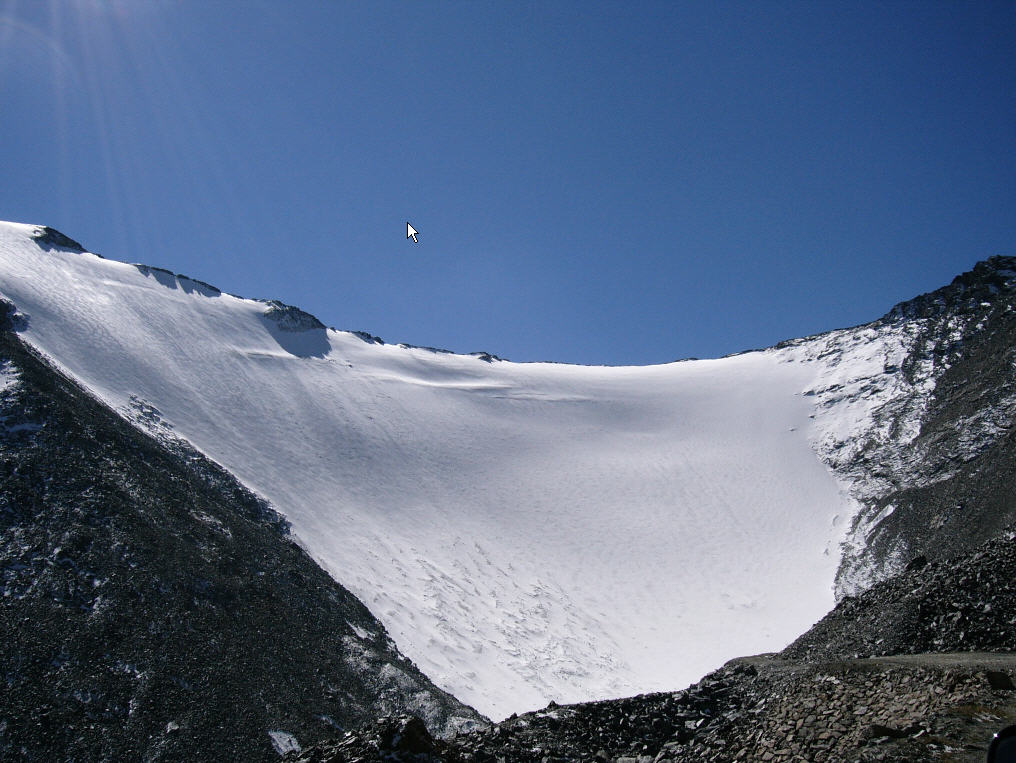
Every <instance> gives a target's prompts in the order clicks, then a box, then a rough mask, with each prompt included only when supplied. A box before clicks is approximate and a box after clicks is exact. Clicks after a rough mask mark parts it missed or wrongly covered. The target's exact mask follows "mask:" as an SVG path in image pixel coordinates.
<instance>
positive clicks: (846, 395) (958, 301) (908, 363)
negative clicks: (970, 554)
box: [782, 257, 1016, 597]
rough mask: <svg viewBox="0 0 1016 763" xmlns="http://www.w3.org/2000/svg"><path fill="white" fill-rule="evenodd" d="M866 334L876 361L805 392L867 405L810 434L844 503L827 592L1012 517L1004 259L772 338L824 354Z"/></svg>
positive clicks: (1008, 282)
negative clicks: (821, 330) (823, 328)
mask: <svg viewBox="0 0 1016 763" xmlns="http://www.w3.org/2000/svg"><path fill="white" fill-rule="evenodd" d="M866 343H868V344H871V345H872V346H880V347H881V348H882V352H884V354H885V359H884V362H883V364H882V368H881V369H876V370H875V372H874V373H871V374H870V375H868V376H864V377H860V378H856V379H850V380H849V381H848V382H847V383H840V382H841V381H842V380H839V379H837V380H835V381H836V383H833V384H830V385H827V386H825V387H817V388H814V389H812V390H809V391H807V392H806V394H809V395H812V396H814V397H815V399H816V402H817V408H818V410H819V411H821V410H823V409H824V408H825V407H827V406H830V405H841V406H842V405H844V404H847V405H855V406H856V407H858V408H861V409H864V408H865V406H866V405H869V404H872V403H873V404H874V407H873V409H872V410H870V411H865V412H864V418H865V422H864V424H863V426H860V427H858V428H857V429H856V430H855V431H851V432H849V436H845V437H844V436H837V433H836V432H827V433H825V435H824V437H821V438H820V439H819V440H818V441H817V442H816V449H817V450H818V452H819V453H820V455H821V456H822V458H823V460H824V461H825V462H826V463H827V464H828V465H829V466H830V467H831V468H832V469H833V471H834V472H835V473H836V474H837V475H838V476H839V478H840V479H841V482H842V484H843V486H844V489H845V490H847V491H848V492H849V493H850V494H851V495H853V496H854V498H855V499H856V500H857V501H858V510H857V511H856V513H855V515H854V517H853V518H852V520H851V527H850V531H849V533H848V537H847V542H846V544H845V546H844V554H843V558H842V561H841V563H840V568H839V571H838V573H837V580H836V586H837V595H838V597H842V596H846V595H853V594H857V593H859V592H861V591H863V590H864V589H865V588H867V587H868V586H870V585H872V584H874V583H876V582H878V581H879V580H884V579H886V578H888V577H890V576H892V575H894V574H896V573H898V572H900V571H902V570H903V569H904V568H905V567H906V565H907V564H908V563H909V562H910V561H911V560H912V559H914V558H916V557H919V556H923V557H925V558H927V559H932V560H934V559H946V558H949V557H952V556H956V555H958V554H962V553H965V552H966V551H969V550H971V549H972V548H973V547H974V546H976V545H977V544H979V543H981V542H983V541H985V540H988V539H990V538H994V537H997V536H998V535H999V534H1000V533H1001V532H1002V529H1003V528H1004V527H1006V526H1007V525H1009V524H1011V523H1013V522H1014V521H1016V494H1014V492H1013V490H1012V484H1013V477H1014V476H1016V474H1014V466H1013V464H1014V460H1013V458H1012V453H1013V441H1012V428H1013V422H1014V420H1016V258H1013V257H992V258H990V259H988V260H986V261H984V262H980V263H978V264H977V265H976V266H975V267H974V268H973V269H972V270H971V271H969V272H967V273H964V274H962V275H960V276H957V278H956V279H954V280H953V282H952V283H951V284H949V285H948V286H945V287H943V288H941V289H938V290H936V291H934V292H931V293H930V294H925V295H922V296H920V297H917V298H915V299H913V300H910V301H908V302H904V303H901V304H899V305H897V306H896V307H894V308H893V309H892V310H891V311H890V312H889V313H888V314H887V315H886V316H884V317H883V318H881V319H879V320H878V321H875V322H873V323H871V324H867V325H865V326H860V327H857V328H854V329H846V330H843V331H834V332H830V333H829V334H825V335H822V336H820V337H811V338H808V339H802V340H794V341H792V342H787V343H785V344H784V345H783V346H782V350H783V351H784V352H787V353H789V354H790V355H791V356H795V355H801V354H804V355H806V356H807V357H812V358H816V359H819V358H825V360H826V362H831V363H832V364H833V365H835V364H836V362H837V358H838V357H840V356H844V357H845V356H847V355H848V354H849V353H850V352H851V351H852V349H851V348H854V347H856V346H858V345H861V346H863V345H864V344H866ZM819 418H820V419H821V415H820V416H819Z"/></svg>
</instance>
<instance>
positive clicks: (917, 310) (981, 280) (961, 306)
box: [883, 254, 1016, 322]
mask: <svg viewBox="0 0 1016 763" xmlns="http://www.w3.org/2000/svg"><path fill="white" fill-rule="evenodd" d="M1012 292H1016V257H1009V256H1007V255H1001V254H998V255H995V256H993V257H989V258H988V259H986V260H981V261H980V262H978V263H977V264H976V265H974V267H973V268H971V269H970V270H968V271H966V272H965V273H961V274H960V275H958V276H956V277H955V278H954V279H953V280H952V282H951V283H950V284H949V285H948V286H943V287H942V288H940V289H936V290H935V291H932V292H928V293H927V294H921V295H920V296H917V297H914V298H913V299H908V300H907V301H905V302H900V303H899V304H897V305H896V306H894V307H893V308H892V310H890V311H889V312H888V313H886V315H885V317H884V318H883V320H887V321H890V322H895V321H899V320H911V319H914V318H933V317H936V316H938V315H941V314H942V313H945V312H947V311H948V312H953V313H967V312H972V311H974V310H977V309H979V308H981V307H983V306H985V305H986V304H987V305H990V304H991V303H992V301H993V300H994V299H996V298H997V296H998V295H999V294H1008V293H1012Z"/></svg>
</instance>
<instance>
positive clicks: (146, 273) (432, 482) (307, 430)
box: [0, 224, 913, 717]
mask: <svg viewBox="0 0 1016 763" xmlns="http://www.w3.org/2000/svg"><path fill="white" fill-rule="evenodd" d="M138 256H139V258H143V256H144V253H143V252H140V253H139V254H138ZM0 293H2V295H3V296H4V297H6V298H7V299H9V300H11V301H12V302H13V303H14V304H15V305H16V306H17V308H18V310H19V311H20V313H21V317H20V319H19V320H20V324H19V325H20V326H21V334H22V336H23V337H24V338H25V339H26V340H27V341H28V342H29V343H31V344H32V345H33V346H35V347H36V348H37V349H38V350H40V351H41V352H42V353H44V354H45V355H46V356H48V357H49V358H50V359H51V360H52V361H53V362H55V363H56V364H57V365H58V366H59V367H61V368H63V369H64V370H66V371H67V372H68V373H69V374H71V375H72V376H73V377H74V378H76V379H77V380H78V381H80V382H81V383H83V384H84V385H85V386H86V387H87V388H88V389H90V390H92V391H93V392H94V393H95V394H96V395H97V396H98V397H99V398H101V399H102V400H103V401H105V402H106V403H107V404H109V405H110V406H112V407H113V408H114V409H116V410H119V411H120V412H122V413H123V414H124V415H125V416H127V417H128V418H130V419H132V420H133V421H135V423H137V424H138V425H139V426H143V427H146V428H147V429H149V430H151V431H154V432H156V433H157V434H160V435H161V436H163V437H180V438H184V439H186V440H187V441H189V442H190V443H192V444H193V445H194V446H195V447H196V448H198V449H199V450H200V451H202V452H203V453H205V454H207V455H208V456H209V457H211V458H212V459H214V460H215V461H217V462H219V463H220V464H222V465H223V466H224V467H226V468H227V469H228V470H229V471H231V472H232V473H233V474H235V475H237V477H239V479H240V480H241V481H242V482H244V483H245V484H246V485H247V486H249V487H250V488H252V489H253V490H255V491H256V492H257V493H259V494H260V495H262V496H263V497H265V498H266V499H268V500H269V501H270V502H271V503H272V505H273V506H274V507H275V508H276V509H278V510H279V511H281V512H282V513H283V514H284V515H285V516H286V517H287V518H288V519H289V521H290V522H291V523H292V528H293V532H294V533H295V535H296V536H297V537H298V539H299V540H300V542H301V543H302V544H303V545H304V546H305V547H306V548H307V549H308V551H309V552H310V553H311V554H312V555H313V556H314V557H315V558H316V559H317V560H318V561H319V562H320V564H321V565H322V566H323V567H324V568H325V569H326V570H327V571H328V572H329V573H330V574H331V575H332V576H334V578H335V579H337V580H338V581H339V582H341V583H342V584H343V585H345V586H346V587H348V588H349V589H351V590H352V591H353V592H354V593H355V594H356V595H357V596H358V597H359V598H360V599H361V600H362V601H363V602H364V603H366V604H367V606H368V607H369V608H370V609H371V610H372V611H373V612H374V613H375V615H376V616H377V617H378V618H380V619H381V620H382V621H383V622H384V624H385V625H386V626H387V628H388V629H389V631H390V632H391V634H392V636H393V637H394V638H395V640H396V641H397V643H398V645H399V647H400V648H401V649H402V650H403V651H404V652H405V653H406V654H407V655H408V656H409V657H411V658H412V659H413V660H414V661H415V662H416V663H417V664H418V665H419V666H420V668H421V669H422V670H423V671H424V672H425V673H427V674H428V675H429V676H431V677H432V678H433V679H434V680H435V681H436V682H437V683H438V684H439V685H440V686H442V688H445V689H447V690H449V691H451V692H452V693H454V694H455V695H456V696H457V697H459V698H460V699H462V700H464V701H466V702H468V703H470V704H472V705H473V706H475V707H476V708H477V709H479V710H480V711H482V712H484V713H486V714H489V715H491V716H493V717H502V716H505V715H507V714H509V713H511V712H513V711H524V710H527V709H531V708H534V707H538V706H542V705H544V704H545V703H546V702H547V701H549V700H556V701H558V702H570V701H579V700H590V699H595V698H604V697H611V696H618V695H624V694H632V693H637V692H645V691H651V690H664V689H674V688H677V687H682V686H685V685H687V684H688V683H690V682H691V681H693V680H696V679H697V678H698V677H700V676H701V675H702V674H703V673H705V672H707V671H709V670H711V669H713V668H715V667H717V666H718V665H719V664H721V663H722V662H724V661H725V660H727V659H728V658H730V657H733V656H735V655H741V654H751V653H757V652H763V651H773V650H777V649H780V648H782V647H784V646H785V645H786V644H788V643H789V642H790V641H791V640H793V639H794V638H795V637H797V636H798V635H799V634H800V633H801V632H802V631H804V630H805V629H806V628H807V627H808V626H810V625H811V624H812V623H813V622H815V621H816V620H817V619H818V618H820V617H821V616H822V615H824V614H825V613H826V612H827V611H828V610H829V609H830V608H831V606H832V605H833V603H834V599H833V580H834V575H835V573H836V569H837V563H838V560H839V544H840V541H841V540H842V538H843V535H844V532H845V529H846V527H847V525H848V522H849V520H850V518H851V517H852V516H853V514H854V513H855V511H856V508H857V504H856V502H855V499H854V498H853V497H851V491H852V490H854V489H855V488H856V486H853V485H850V484H849V483H847V482H843V481H841V480H838V478H837V477H836V476H835V475H834V473H833V472H832V471H831V470H830V468H829V467H828V466H827V465H826V464H827V463H831V459H835V458H836V457H843V447H844V446H843V443H845V442H848V441H849V440H850V439H851V438H852V437H853V436H854V435H856V434H857V433H858V432H860V431H864V430H868V429H871V428H872V427H873V426H874V425H873V423H872V422H873V412H874V411H876V410H877V409H878V408H879V406H884V405H886V404H888V403H889V402H892V401H893V400H894V399H896V398H898V397H899V396H900V395H901V394H902V392H901V389H900V388H899V384H900V383H899V382H897V381H896V380H895V377H894V376H893V375H892V374H891V373H886V372H885V369H886V368H887V367H891V366H892V364H893V363H894V362H897V357H896V356H898V355H899V354H900V353H902V352H905V350H906V337H905V335H901V334H900V333H899V332H898V331H894V330H893V329H892V328H891V327H885V326H883V327H882V328H881V329H872V328H861V329H853V330H848V331H842V332H834V333H832V334H827V335H823V336H822V337H818V338H815V339H810V340H802V341H799V342H796V343H794V344H792V345H789V346H786V347H783V348H781V349H770V350H765V351H759V352H751V353H746V354H743V355H738V356H734V357H728V358H723V359H720V360H701V361H694V362H681V363H673V364H669V365H661V366H649V367H636V368H618V367H585V366H569V365H557V364H543V363H532V364H516V363H509V362H502V361H497V360H493V361H491V360H490V359H484V358H481V357H475V356H462V355H454V354H448V353H438V352H433V351H429V350H424V349H416V348H409V347H404V346H391V345H383V344H379V343H376V342H374V341H372V340H371V339H370V338H368V337H365V336H364V335H358V334H352V333H347V332H342V331H335V330H331V329H326V328H324V327H323V326H322V325H321V324H320V323H318V322H317V321H316V320H315V319H314V318H313V317H312V316H308V315H307V314H305V313H302V312H301V311H298V310H295V309H293V308H287V307H286V306H285V305H283V304H281V303H278V302H261V301H254V300H249V299H241V298H238V297H234V296H231V295H229V294H226V293H221V292H219V291H218V290H217V289H215V288H213V287H210V286H208V285H207V284H202V283H200V282H198V281H194V280H191V279H187V278H185V277H178V276H174V275H173V274H171V273H168V272H166V271H162V270H158V269H155V268H149V267H145V266H135V265H128V264H124V263H120V262H114V261H110V260H105V259H102V258H100V257H98V256H96V255H92V254H88V253H82V252H80V251H76V249H75V246H74V243H73V242H72V241H70V240H69V239H64V240H56V239H54V238H53V237H52V236H47V235H46V232H45V229H40V228H37V227H35V226H27V225H16V224H3V225H0ZM904 418H905V417H904ZM894 432H897V434H895V435H894V436H895V437H897V438H902V439H905V438H906V437H908V436H913V433H911V434H908V433H907V432H906V427H905V426H904V427H902V428H899V427H897V428H896V429H894ZM836 454H839V456H837V455H836Z"/></svg>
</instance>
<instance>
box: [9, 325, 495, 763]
mask: <svg viewBox="0 0 1016 763" xmlns="http://www.w3.org/2000/svg"><path fill="white" fill-rule="evenodd" d="M0 307H3V318H4V323H5V325H4V327H3V331H2V332H0V377H2V383H0V571H2V578H0V592H2V597H0V643H2V644H3V647H2V649H0V672H2V675H3V681H2V682H0V760H28V761H47V762H48V761H56V760H79V761H91V760H108V761H125V760H278V759H279V756H280V754H282V753H284V752H286V751H287V750H290V749H295V744H296V740H297V739H299V740H304V741H313V740H315V739H322V738H326V737H328V736H330V735H333V734H337V733H341V732H342V730H343V729H346V728H351V727H355V726H356V725H358V724H360V723H363V722H365V721H368V720H370V719H372V718H374V717H376V716H378V715H382V714H386V713H400V712H401V713H413V714H415V715H418V716H420V717H422V718H425V719H426V721H427V723H428V724H430V727H431V729H433V730H434V731H435V732H447V731H450V730H453V729H457V728H461V727H463V726H468V725H470V724H475V723H477V722H482V719H481V718H480V717H479V716H478V714H477V713H476V712H474V711H473V710H472V709H470V708H468V707H466V706H464V705H462V704H461V703H459V702H457V701H456V700H455V699H454V698H452V697H451V696H449V695H447V694H445V693H444V692H442V691H440V690H439V689H437V688H436V687H435V686H434V685H433V684H432V683H431V682H430V681H429V680H428V679H427V678H426V677H425V676H423V675H422V674H421V673H420V672H419V670H417V669H416V667H415V666H414V665H413V664H412V663H411V662H410V661H409V660H407V659H406V658H405V657H403V656H402V655H401V654H400V653H399V652H398V651H397V650H396V648H395V646H394V644H393V642H392V641H391V639H390V638H389V637H388V635H387V633H386V632H385V629H384V627H383V626H382V625H381V623H379V622H378V621H377V620H376V619H375V618H374V617H373V616H372V615H371V614H370V612H369V611H368V610H367V608H366V607H364V606H363V605H362V604H361V603H360V602H359V601H358V600H357V599H356V598H355V597H353V596H352V595H351V594H350V593H349V592H348V591H346V590H345V589H344V588H343V587H341V586H340V585H338V584H337V583H335V582H334V581H333V580H332V579H331V578H330V577H329V576H328V575H327V574H325V572H324V571H322V570H321V568H320V567H319V566H318V565H317V564H316V563H314V562H313V561H312V560H311V559H310V558H309V557H308V556H307V554H306V553H305V552H304V551H303V550H302V549H301V548H300V547H299V546H298V545H296V543H294V542H293V541H292V540H291V539H290V538H289V537H288V535H287V528H286V524H285V522H284V521H283V520H281V518H280V517H279V516H278V515H277V514H275V512H274V511H272V509H271V508H270V507H269V506H267V505H266V504H265V503H264V502H263V501H261V500H260V499H258V498H256V497H255V496H254V495H252V494H251V493H250V492H248V491H247V490H245V489H244V488H243V487H241V486H240V485H239V484H238V483H237V482H236V480H235V479H234V478H233V477H232V476H231V475H230V474H228V473H227V472H225V471H224V470H223V469H221V468H220V467H218V466H217V465H215V464H213V463H211V462H210V461H208V460H207V459H205V458H204V457H202V456H200V455H198V454H197V453H195V452H194V451H193V450H191V449H189V448H188V447H186V446H185V445H183V444H179V446H178V447H175V448H170V447H167V446H166V441H165V439H164V440H163V441H162V442H156V441H155V440H154V439H153V438H151V437H150V436H149V435H147V434H145V433H143V432H142V431H140V430H139V429H137V428H135V427H134V426H131V425H130V424H128V423H127V422H126V421H124V419H122V418H121V417H119V416H118V415H116V414H115V413H113V412H112V411H110V410H109V409H108V408H106V407H104V406H103V405H101V404H99V403H98V402H97V401H96V400H95V399H94V398H92V397H91V396H90V395H88V394H87V393H85V392H83V391H82V390H81V389H80V388H79V387H77V386H76V385H75V384H74V383H72V382H71V381H69V380H68V379H66V378H65V377H63V376H62V375H61V374H59V373H57V372H56V371H54V370H53V369H52V368H51V367H50V366H48V365H47V364H46V363H44V362H43V361H41V360H40V359H39V358H38V357H36V356H35V355H34V354H33V353H32V352H31V351H30V350H29V349H28V348H27V347H26V346H25V345H24V344H23V343H22V342H21V341H20V340H19V339H18V338H17V336H16V334H14V333H13V332H11V331H10V315H9V309H8V308H9V306H7V305H0ZM138 415H148V416H155V415H157V412H156V411H139V412H138Z"/></svg>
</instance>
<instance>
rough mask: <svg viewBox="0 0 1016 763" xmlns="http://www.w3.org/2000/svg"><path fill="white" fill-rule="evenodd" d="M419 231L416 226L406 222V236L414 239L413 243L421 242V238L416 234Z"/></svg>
mask: <svg viewBox="0 0 1016 763" xmlns="http://www.w3.org/2000/svg"><path fill="white" fill-rule="evenodd" d="M417 232H418V231H417V230H416V228H414V227H413V226H412V225H410V224H409V223H406V238H411V239H413V243H414V244H419V243H420V239H418V238H417V237H416V235H417Z"/></svg>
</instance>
